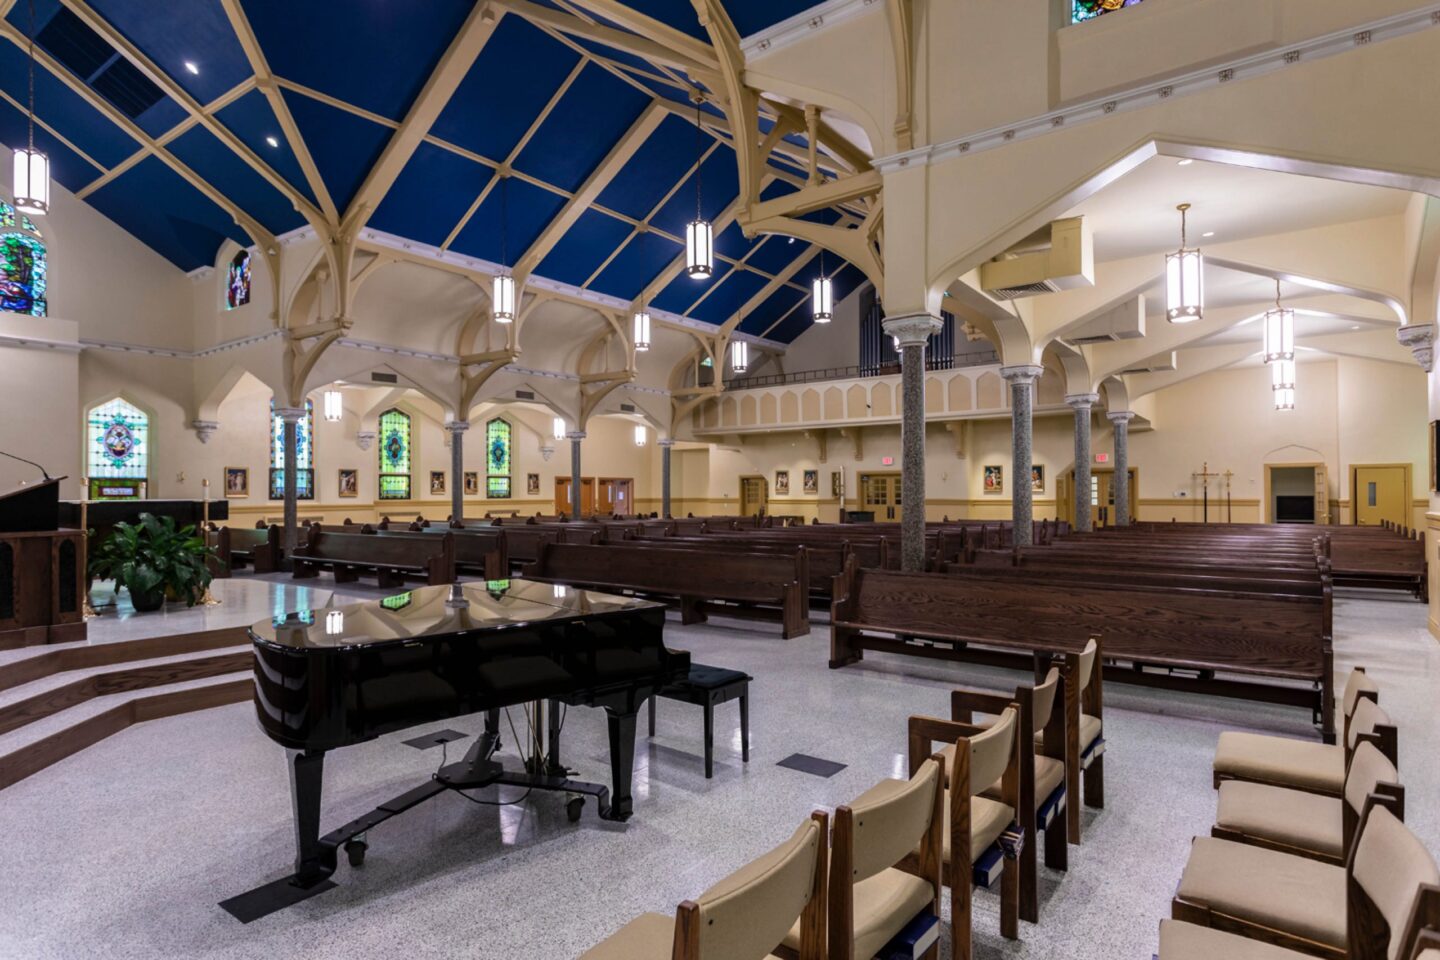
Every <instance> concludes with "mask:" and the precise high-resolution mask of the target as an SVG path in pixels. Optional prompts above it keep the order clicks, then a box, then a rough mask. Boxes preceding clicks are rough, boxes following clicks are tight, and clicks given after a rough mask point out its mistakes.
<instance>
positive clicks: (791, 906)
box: [695, 819, 827, 960]
mask: <svg viewBox="0 0 1440 960" xmlns="http://www.w3.org/2000/svg"><path fill="white" fill-rule="evenodd" d="M826 840H827V838H826V837H825V829H824V826H823V821H820V820H816V819H810V820H807V821H806V822H805V823H804V825H802V826H801V827H800V829H799V830H796V831H795V834H794V836H792V837H791V838H790V839H789V840H786V841H785V842H784V843H782V844H780V846H778V847H776V848H775V849H774V850H771V851H770V852H769V853H767V854H765V855H764V856H762V857H761V858H760V859H758V860H755V861H753V862H751V863H749V864H747V865H746V866H744V867H742V868H741V869H739V870H737V871H736V872H735V873H732V874H731V875H730V876H728V877H726V878H725V879H724V880H721V881H720V882H719V883H717V884H715V886H713V887H711V888H710V889H709V890H706V891H705V892H704V893H702V894H701V895H700V896H699V897H697V898H696V901H695V902H696V904H697V906H698V907H699V924H698V925H699V940H700V944H699V945H700V956H701V957H705V958H710V957H716V958H725V960H731V958H733V960H763V958H764V957H767V956H769V955H770V952H771V951H772V950H774V949H775V947H776V945H777V944H779V943H780V941H782V940H783V939H785V934H787V933H788V932H789V931H790V928H791V927H792V926H793V925H794V924H795V921H796V919H797V918H799V916H800V914H801V913H802V912H803V911H804V910H805V907H806V906H807V905H809V903H810V900H811V897H812V896H814V895H815V894H816V893H818V892H819V891H818V890H817V889H816V887H817V884H816V872H815V866H816V863H817V861H818V860H819V859H820V856H821V845H822V844H824V843H825V842H826Z"/></svg>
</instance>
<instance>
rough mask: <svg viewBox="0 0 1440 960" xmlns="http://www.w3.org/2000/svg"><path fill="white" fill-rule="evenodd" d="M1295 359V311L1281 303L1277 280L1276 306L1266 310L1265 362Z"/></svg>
mask: <svg viewBox="0 0 1440 960" xmlns="http://www.w3.org/2000/svg"><path fill="white" fill-rule="evenodd" d="M1294 359H1295V311H1294V310H1290V309H1288V308H1286V307H1282V306H1281V305H1280V281H1279V280H1276V281H1275V307H1274V309H1271V310H1266V311H1265V362H1266V363H1274V362H1276V361H1277V360H1291V361H1293V360H1294ZM1292 365H1293V364H1292Z"/></svg>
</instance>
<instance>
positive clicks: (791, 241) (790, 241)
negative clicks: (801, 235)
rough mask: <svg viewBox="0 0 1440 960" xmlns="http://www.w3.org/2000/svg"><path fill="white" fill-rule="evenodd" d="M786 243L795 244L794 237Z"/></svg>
mask: <svg viewBox="0 0 1440 960" xmlns="http://www.w3.org/2000/svg"><path fill="white" fill-rule="evenodd" d="M785 242H786V243H794V242H795V238H794V237H791V238H790V239H789V240H787V241H785Z"/></svg>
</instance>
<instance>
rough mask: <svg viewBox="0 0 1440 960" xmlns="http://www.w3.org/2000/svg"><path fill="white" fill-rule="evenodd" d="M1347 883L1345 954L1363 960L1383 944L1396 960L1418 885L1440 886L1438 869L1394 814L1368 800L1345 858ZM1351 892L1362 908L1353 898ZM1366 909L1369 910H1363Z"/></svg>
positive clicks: (1417, 894)
mask: <svg viewBox="0 0 1440 960" xmlns="http://www.w3.org/2000/svg"><path fill="white" fill-rule="evenodd" d="M1349 883H1350V896H1349V898H1348V899H1349V901H1350V905H1349V917H1348V918H1347V920H1348V923H1347V926H1348V928H1349V939H1350V951H1349V955H1350V956H1351V957H1353V958H1357V960H1368V958H1369V957H1371V956H1372V955H1376V956H1378V955H1379V954H1378V953H1377V954H1372V948H1375V947H1379V946H1381V945H1383V947H1384V953H1383V955H1384V956H1385V957H1386V958H1388V960H1396V958H1397V957H1398V956H1399V954H1400V950H1401V947H1402V946H1403V944H1404V941H1405V938H1406V933H1407V931H1408V929H1409V926H1410V917H1411V914H1412V913H1414V910H1415V904H1416V901H1417V899H1418V898H1419V895H1420V890H1421V887H1422V886H1425V885H1431V886H1433V885H1435V884H1437V883H1440V868H1437V867H1436V865H1435V859H1434V858H1433V857H1431V856H1430V852H1429V851H1428V850H1426V849H1425V845H1424V844H1423V843H1421V842H1420V840H1419V838H1418V837H1416V836H1415V834H1413V833H1411V832H1410V831H1409V830H1408V829H1407V828H1406V827H1405V825H1404V824H1403V823H1401V822H1400V820H1399V819H1398V818H1396V816H1395V814H1393V813H1391V812H1390V810H1389V809H1388V808H1387V807H1384V806H1381V805H1378V804H1376V803H1375V802H1374V801H1371V803H1370V804H1369V806H1368V808H1367V809H1366V811H1365V817H1364V819H1363V821H1362V822H1361V825H1360V839H1359V840H1357V841H1356V843H1355V850H1354V852H1353V854H1352V856H1351V860H1350V880H1349ZM1357 892H1358V893H1360V894H1363V895H1364V898H1365V900H1366V901H1368V904H1367V903H1365V902H1362V901H1361V900H1360V898H1359V897H1357V896H1355V894H1356V893H1357ZM1367 905H1368V906H1369V907H1371V908H1373V909H1371V910H1367V909H1366V907H1367ZM1376 913H1378V914H1379V918H1378V919H1377V918H1376V917H1374V916H1373V914H1376ZM1381 920H1383V924H1382V923H1381V922H1379V921H1381ZM1382 927H1383V928H1384V929H1382Z"/></svg>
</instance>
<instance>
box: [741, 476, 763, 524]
mask: <svg viewBox="0 0 1440 960" xmlns="http://www.w3.org/2000/svg"><path fill="white" fill-rule="evenodd" d="M769 502H770V484H769V482H768V481H767V480H766V479H765V478H764V477H741V478H740V516H742V517H753V516H755V515H756V514H757V513H759V512H760V511H762V510H766V509H768V506H769Z"/></svg>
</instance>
